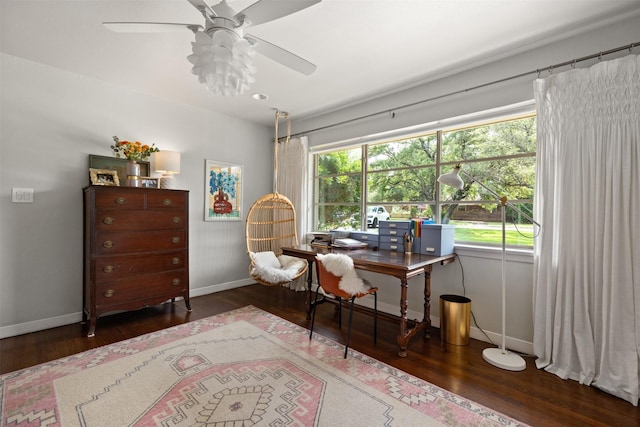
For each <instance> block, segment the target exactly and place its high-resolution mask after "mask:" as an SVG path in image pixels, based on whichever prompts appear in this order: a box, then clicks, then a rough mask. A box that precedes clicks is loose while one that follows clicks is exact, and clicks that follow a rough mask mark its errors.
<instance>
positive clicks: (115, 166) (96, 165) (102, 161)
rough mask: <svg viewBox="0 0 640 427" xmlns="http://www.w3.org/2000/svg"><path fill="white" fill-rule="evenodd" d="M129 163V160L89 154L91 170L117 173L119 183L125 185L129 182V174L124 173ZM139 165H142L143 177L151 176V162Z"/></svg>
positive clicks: (141, 172) (141, 173)
mask: <svg viewBox="0 0 640 427" xmlns="http://www.w3.org/2000/svg"><path fill="white" fill-rule="evenodd" d="M128 161H129V160H127V159H121V158H118V157H110V156H96V155H94V154H89V168H93V169H106V170H111V171H115V172H116V173H117V174H118V179H119V181H120V182H123V183H126V182H127V174H126V173H125V172H124V167H125V165H126V164H127V162H128ZM138 164H139V165H140V175H141V176H149V175H151V167H150V165H149V162H138Z"/></svg>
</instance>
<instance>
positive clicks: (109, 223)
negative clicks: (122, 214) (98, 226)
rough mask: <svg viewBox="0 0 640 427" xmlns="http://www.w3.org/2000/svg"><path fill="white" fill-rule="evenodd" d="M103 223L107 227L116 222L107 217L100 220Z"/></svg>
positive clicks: (112, 218)
mask: <svg viewBox="0 0 640 427" xmlns="http://www.w3.org/2000/svg"><path fill="white" fill-rule="evenodd" d="M102 222H103V223H105V224H107V225H111V224H114V223H115V222H116V219H115V218H114V217H112V216H107V217H105V218H104V219H103V220H102Z"/></svg>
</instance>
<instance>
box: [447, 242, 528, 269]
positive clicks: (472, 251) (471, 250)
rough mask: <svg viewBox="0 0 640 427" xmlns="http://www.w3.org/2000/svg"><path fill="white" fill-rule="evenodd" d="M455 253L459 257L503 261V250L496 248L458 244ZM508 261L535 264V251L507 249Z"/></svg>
mask: <svg viewBox="0 0 640 427" xmlns="http://www.w3.org/2000/svg"><path fill="white" fill-rule="evenodd" d="M455 252H456V254H458V255H459V256H465V257H474V258H485V259H502V248H500V247H495V246H478V245H472V244H456V245H455ZM506 258H507V261H510V262H523V263H527V264H533V249H530V248H527V249H514V248H507V250H506Z"/></svg>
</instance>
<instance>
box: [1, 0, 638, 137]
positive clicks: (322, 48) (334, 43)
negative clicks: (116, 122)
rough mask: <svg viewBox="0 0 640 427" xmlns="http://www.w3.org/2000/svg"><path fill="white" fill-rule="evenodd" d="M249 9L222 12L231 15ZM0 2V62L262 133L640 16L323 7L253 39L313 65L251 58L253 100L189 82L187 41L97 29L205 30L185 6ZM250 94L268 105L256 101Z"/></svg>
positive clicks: (394, 4) (436, 3) (350, 2)
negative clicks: (252, 125)
mask: <svg viewBox="0 0 640 427" xmlns="http://www.w3.org/2000/svg"><path fill="white" fill-rule="evenodd" d="M254 1H255V0H229V2H228V3H229V5H230V6H231V7H233V8H234V9H236V10H237V11H240V10H242V9H244V8H245V7H246V6H248V5H250V4H252V3H253V2H254ZM263 1H269V0H263ZM288 1H295V0H288ZM0 2H1V3H0V4H1V6H0V13H1V19H2V21H1V23H2V29H1V33H0V34H1V39H0V43H1V50H2V52H4V53H7V54H10V55H15V56H18V57H21V58H25V59H28V60H31V61H35V62H39V63H42V64H46V65H49V66H52V67H56V68H60V69H63V70H67V71H70V72H73V73H77V74H81V75H85V76H89V77H92V78H96V79H99V80H103V81H106V82H110V83H113V84H116V85H121V86H125V87H128V88H131V89H133V90H136V91H139V92H143V93H147V94H151V95H154V96H158V97H161V98H166V99H170V100H174V101H176V102H181V103H186V104H191V105H194V106H197V107H200V108H204V109H209V110H212V111H216V112H221V113H225V114H229V115H232V116H237V117H243V118H245V119H247V120H251V121H255V122H258V123H263V124H266V125H269V124H271V123H272V121H273V114H274V113H273V111H274V109H279V110H283V111H287V112H289V113H290V114H291V117H292V118H294V119H296V118H303V117H308V116H310V115H313V114H318V113H320V112H323V111H329V110H333V109H335V108H337V107H339V106H345V105H350V104H354V103H357V102H358V101H361V100H365V99H371V98H374V97H377V96H380V95H382V94H385V93H390V92H393V91H395V90H399V89H401V88H402V89H404V88H407V87H410V86H412V85H416V84H418V83H420V82H424V81H427V80H431V79H433V78H435V77H437V76H438V75H443V74H445V73H449V72H451V71H454V70H457V69H458V70H459V69H464V68H469V67H471V66H473V65H478V64H481V63H485V62H488V61H490V60H491V59H497V58H499V57H502V56H506V55H510V54H513V53H517V52H520V51H524V50H527V49H529V48H531V47H535V46H538V45H542V44H545V43H547V42H549V41H552V40H554V39H557V38H560V37H565V36H567V35H571V34H576V33H579V32H580V31H582V30H584V29H587V28H590V27H593V26H597V25H600V23H604V22H605V21H610V20H611V19H617V18H620V17H623V16H624V15H625V14H629V13H635V12H637V11H638V9H639V8H640V1H639V0H322V2H321V3H319V4H316V5H314V6H311V7H309V8H307V9H304V10H302V11H300V12H298V13H295V14H293V15H290V16H287V17H284V18H281V19H278V20H275V21H271V22H268V23H264V24H260V25H257V26H255V27H252V28H251V31H250V32H251V34H254V35H256V36H258V37H260V38H262V39H265V40H268V41H270V42H271V43H274V44H276V45H279V46H280V47H283V48H285V49H287V50H289V51H291V52H293V53H295V54H297V55H299V56H302V57H304V58H305V59H307V60H308V61H311V62H313V63H314V64H316V65H317V67H318V68H317V70H316V72H315V73H314V74H312V75H311V76H304V75H301V74H297V73H296V72H294V71H291V70H289V69H287V68H285V67H283V66H281V65H279V64H277V63H275V62H273V61H271V60H270V59H268V58H265V57H263V56H260V55H256V59H255V63H256V66H257V73H256V80H257V81H256V82H255V83H254V84H253V86H252V88H251V90H250V92H249V93H246V94H244V95H242V96H239V97H222V96H216V95H213V94H212V93H210V92H208V91H207V89H206V86H204V85H202V84H199V83H198V82H197V78H196V77H195V76H194V75H192V74H191V64H190V63H189V62H188V61H187V60H186V57H187V56H188V55H190V54H191V41H192V40H193V34H190V33H166V34H141V33H135V34H134V33H132V34H123V33H114V32H111V31H108V30H107V29H105V28H104V27H103V25H102V22H103V21H151V22H181V23H196V24H202V23H203V18H202V16H201V15H200V13H199V12H198V11H197V10H196V9H195V8H194V7H193V6H191V5H190V4H189V3H188V2H187V1H186V0H73V1H72V0H0ZM208 2H209V3H210V4H215V3H217V2H218V0H208ZM254 92H259V93H264V94H267V95H268V96H269V98H268V99H267V100H266V101H260V102H258V101H255V100H253V99H252V98H251V94H252V93H254Z"/></svg>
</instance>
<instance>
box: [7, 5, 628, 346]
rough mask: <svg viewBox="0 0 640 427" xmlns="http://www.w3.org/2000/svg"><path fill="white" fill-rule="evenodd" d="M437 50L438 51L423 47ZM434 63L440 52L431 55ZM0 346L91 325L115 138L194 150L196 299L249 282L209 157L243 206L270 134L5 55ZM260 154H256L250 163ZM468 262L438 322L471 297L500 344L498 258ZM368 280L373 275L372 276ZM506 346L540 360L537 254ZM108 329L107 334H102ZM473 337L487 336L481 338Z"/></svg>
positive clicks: (443, 271)
mask: <svg viewBox="0 0 640 427" xmlns="http://www.w3.org/2000/svg"><path fill="white" fill-rule="evenodd" d="M639 21H640V20H639V17H638V15H637V14H635V15H632V16H629V17H628V19H626V20H625V21H623V22H617V23H608V24H607V25H606V26H604V27H602V28H599V29H590V30H589V31H588V32H587V33H585V34H582V35H579V36H575V37H572V38H568V39H566V40H560V41H557V42H555V43H553V44H550V45H548V46H538V47H535V48H532V50H531V51H529V52H524V53H518V54H516V55H514V56H512V57H509V58H506V59H499V60H497V61H493V62H491V61H489V59H487V62H486V64H484V65H480V64H479V67H478V68H477V69H474V70H465V71H463V72H461V73H458V74H451V75H450V76H443V78H442V79H440V80H438V81H433V82H429V83H426V84H425V85H423V86H421V87H416V88H412V89H410V90H407V91H405V92H402V93H399V94H396V95H392V96H387V97H383V98H380V99H376V100H372V101H370V102H366V103H363V104H359V105H355V106H352V107H349V108H346V109H343V110H336V111H334V112H332V113H330V114H326V115H318V116H314V117H308V118H304V119H301V120H297V119H296V117H293V123H292V125H293V132H294V133H298V132H303V131H305V130H309V129H315V128H317V127H321V126H325V125H327V124H331V123H336V122H341V121H344V120H348V119H351V118H355V117H359V116H362V115H365V114H370V113H373V112H378V111H384V110H387V109H394V108H395V107H397V106H400V105H405V104H408V103H411V102H415V101H418V100H421V99H427V98H431V97H434V96H438V95H442V94H446V93H449V92H452V91H457V90H462V89H466V88H469V87H473V86H475V85H479V84H484V83H488V82H491V81H494V80H497V79H500V78H504V77H508V76H511V75H514V74H519V73H522V72H526V71H530V70H533V69H536V68H543V67H546V66H548V65H552V64H555V63H558V62H562V61H565V60H570V59H573V58H579V57H581V56H585V55H589V54H592V53H595V52H599V51H604V50H607V49H611V48H614V47H618V46H621V45H625V44H629V43H633V42H638V41H640V22H639ZM425 49H427V47H425ZM425 54H428V52H425ZM0 72H1V74H0V75H1V86H0V93H1V96H2V98H1V104H0V107H1V114H2V115H1V122H0V125H1V130H0V132H1V133H0V137H1V138H0V143H1V144H2V145H1V147H0V164H1V170H0V268H1V269H0V337H2V336H9V335H14V334H18V333H24V332H29V331H33V330H38V329H44V328H46V327H51V326H57V325H62V324H67V323H73V322H76V321H79V320H80V310H81V299H82V296H81V287H82V209H81V206H82V199H81V194H82V192H81V189H82V187H83V186H85V185H86V184H87V183H88V174H87V155H88V154H101V155H110V154H111V153H110V150H109V145H110V144H111V136H112V135H118V136H119V137H121V138H124V139H138V140H141V141H144V142H155V143H156V144H157V145H158V146H159V147H160V148H164V149H169V150H176V151H180V152H182V153H183V154H182V173H181V174H180V175H179V176H178V177H177V182H178V187H180V188H184V189H189V190H191V202H190V208H191V213H190V220H191V229H190V250H191V254H190V263H191V271H190V273H191V291H192V295H202V294H205V293H209V292H212V291H215V290H218V289H223V288H227V287H231V286H237V285H242V284H245V283H249V281H248V280H247V259H246V255H245V252H244V250H245V249H244V230H243V225H244V223H232V222H225V223H210V222H206V223H205V222H203V221H202V218H203V209H204V208H203V204H202V203H203V202H202V197H203V196H202V195H203V192H204V177H203V168H204V160H205V159H215V160H222V161H228V162H237V163H242V164H244V165H245V187H244V188H245V194H244V203H245V206H246V207H247V208H248V206H249V205H250V204H251V203H252V202H253V201H254V200H255V199H257V198H258V197H259V196H260V195H262V194H264V193H269V192H270V191H271V184H270V183H271V173H272V147H271V144H270V140H271V137H272V129H270V128H266V127H261V126H258V125H254V124H251V123H248V122H246V121H243V120H240V119H235V118H230V117H227V116H223V115H219V114H214V113H210V112H206V111H202V110H198V109H195V108H192V107H188V106H184V105H177V104H175V103H171V102H167V101H164V100H160V99H156V98H151V97H148V96H145V95H141V94H137V93H133V92H130V91H125V90H123V89H121V88H118V87H115V86H112V85H107V84H104V83H102V82H98V81H95V80H91V79H88V78H85V77H82V76H77V75H73V74H69V73H66V72H63V71H60V70H56V69H52V68H50V67H46V66H42V65H40V64H34V63H30V62H28V61H24V60H21V59H18V58H14V57H11V56H7V55H2V57H1V69H0ZM533 78H534V76H530V77H526V78H522V79H518V80H514V81H511V82H508V83H503V84H500V85H495V86H491V87H487V88H484V89H481V90H477V91H472V92H469V93H466V94H462V95H456V96H453V97H449V98H445V99H443V100H439V101H435V102H431V103H427V104H423V105H420V106H417V107H414V108H411V109H405V110H397V111H395V112H396V114H395V118H391V116H390V115H386V116H379V117H378V116H377V117H374V118H372V119H369V120H365V121H357V122H354V123H353V124H351V125H349V126H341V127H337V128H331V129H328V130H326V131H322V132H316V133H312V134H310V135H309V142H310V145H311V146H317V145H322V144H325V143H329V142H335V141H342V140H346V139H349V138H355V137H361V136H366V135H370V134H374V133H377V132H385V131H390V130H394V129H399V128H404V127H408V126H413V125H418V124H421V123H426V122H430V121H434V120H439V119H446V118H450V117H453V116H457V115H462V114H467V113H471V112H475V111H479V110H484V109H488V108H494V107H500V106H504V105H506V104H510V103H515V102H520V101H524V100H527V99H531V98H532V97H533V95H532V81H533ZM247 152H251V153H252V154H251V156H250V157H247V156H245V155H244V154H243V153H247ZM12 187H29V188H34V189H35V203H33V204H15V203H11V201H10V193H11V188H12ZM456 251H457V253H458V254H459V255H460V260H461V264H458V263H456V264H451V265H448V266H444V267H443V266H436V267H435V268H434V273H433V288H432V298H431V300H432V319H433V321H434V324H436V325H437V324H439V322H438V316H439V312H438V311H439V310H438V301H439V296H440V295H441V294H448V293H453V294H462V288H461V286H462V273H461V269H460V265H462V266H463V267H464V273H465V274H464V277H465V285H466V294H467V296H468V297H469V298H471V300H472V307H473V311H474V313H475V314H476V318H477V320H478V322H479V324H480V326H481V327H482V328H484V329H486V330H487V331H488V332H489V334H490V336H491V337H492V339H494V341H496V342H497V341H499V334H500V332H501V331H500V324H501V322H500V289H499V288H500V273H499V272H500V260H499V254H498V253H496V252H495V251H488V252H487V251H477V250H472V249H464V248H456ZM366 275H367V274H365V276H366ZM371 276H374V277H370V279H371V280H372V281H373V282H374V283H376V284H377V285H379V286H382V287H383V289H382V291H381V298H380V305H381V307H382V309H384V310H385V311H388V312H390V313H393V314H398V313H399V308H398V306H399V304H398V303H399V295H400V293H399V292H400V291H399V284H398V283H399V282H398V281H397V280H396V279H388V278H384V277H381V276H376V275H371ZM508 276H509V291H508V306H509V310H508V312H507V335H509V336H510V337H512V338H511V339H510V340H509V341H508V345H509V346H511V347H512V348H514V349H518V350H521V351H526V352H530V351H531V346H530V343H531V341H532V337H533V327H532V320H531V318H532V316H531V311H532V309H531V296H532V292H533V290H532V285H531V283H532V265H531V257H530V256H526V255H522V254H510V255H509V263H508ZM409 296H410V300H409V317H410V318H421V312H422V303H423V287H422V279H421V278H414V279H412V280H411V281H410V284H409ZM98 328H99V325H98ZM472 336H474V337H476V338H479V339H483V336H482V334H481V333H480V332H479V331H478V330H472Z"/></svg>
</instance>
